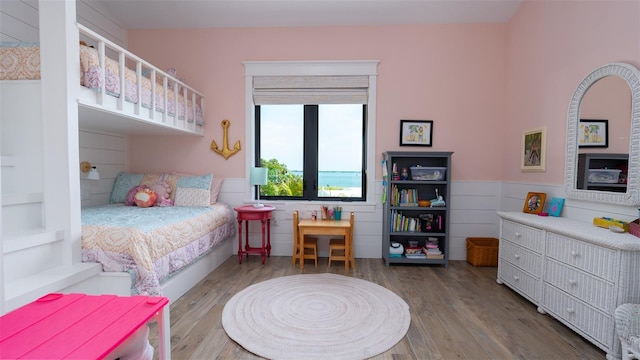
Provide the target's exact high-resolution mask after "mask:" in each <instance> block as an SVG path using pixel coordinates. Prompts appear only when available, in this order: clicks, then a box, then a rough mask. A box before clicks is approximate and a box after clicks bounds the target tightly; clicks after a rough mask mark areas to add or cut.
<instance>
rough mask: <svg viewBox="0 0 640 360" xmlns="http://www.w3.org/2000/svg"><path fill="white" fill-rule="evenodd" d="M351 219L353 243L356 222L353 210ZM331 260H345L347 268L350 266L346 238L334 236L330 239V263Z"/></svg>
mask: <svg viewBox="0 0 640 360" xmlns="http://www.w3.org/2000/svg"><path fill="white" fill-rule="evenodd" d="M349 221H350V222H351V234H350V236H351V243H352V244H353V224H354V222H355V214H354V213H353V212H352V213H351V216H350V219H349ZM331 261H344V266H345V268H348V267H349V259H347V246H346V244H345V238H344V237H340V238H333V239H331V240H329V265H328V266H331Z"/></svg>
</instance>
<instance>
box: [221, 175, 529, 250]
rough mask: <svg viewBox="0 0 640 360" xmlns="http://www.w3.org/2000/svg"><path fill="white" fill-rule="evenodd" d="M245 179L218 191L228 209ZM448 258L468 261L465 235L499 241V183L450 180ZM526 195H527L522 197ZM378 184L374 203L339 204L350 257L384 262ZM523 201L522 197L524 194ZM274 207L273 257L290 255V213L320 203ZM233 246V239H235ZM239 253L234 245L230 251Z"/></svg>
mask: <svg viewBox="0 0 640 360" xmlns="http://www.w3.org/2000/svg"><path fill="white" fill-rule="evenodd" d="M245 184H247V182H246V181H245V179H243V178H229V179H225V181H224V183H223V185H222V190H221V192H220V197H219V199H220V201H223V202H226V203H228V204H230V205H232V206H234V207H235V206H238V205H242V204H244V203H245V202H247V201H248V199H245V198H244V196H245V193H246V192H245V189H244V186H245ZM451 189H452V192H451V204H450V206H451V219H450V228H451V229H450V234H451V237H450V241H451V244H450V248H449V251H450V256H449V258H450V259H451V260H465V259H466V238H467V237H497V236H498V216H497V215H496V211H498V208H499V205H500V196H501V183H500V182H474V181H453V182H452V186H451ZM525 195H526V194H525ZM381 198H382V182H381V181H376V195H375V205H364V204H361V205H359V204H358V203H345V204H341V205H342V207H343V210H342V213H343V214H345V213H349V212H351V211H353V212H355V215H356V225H355V229H354V236H355V242H354V253H355V256H356V257H359V258H374V259H375V258H379V259H380V261H382V221H384V219H383V215H382V203H381V202H380V199H381ZM523 201H524V195H523ZM266 203H268V204H272V205H274V206H275V207H276V211H275V212H274V218H273V220H272V223H271V247H272V249H271V254H272V255H275V256H290V255H291V250H292V248H293V225H292V222H291V221H292V212H293V211H294V210H298V211H300V213H301V215H302V217H310V216H311V211H313V210H319V208H320V204H319V203H313V204H309V203H295V202H273V203H270V202H266ZM260 230H261V229H260V226H259V224H258V223H257V222H256V223H255V224H250V227H249V232H250V238H251V239H255V240H256V241H259V239H260V238H259V236H260ZM327 242H328V241H326V240H321V241H320V243H319V250H318V251H319V253H320V256H321V257H326V256H328V245H327ZM236 244H237V237H236ZM234 253H237V245H236V247H234Z"/></svg>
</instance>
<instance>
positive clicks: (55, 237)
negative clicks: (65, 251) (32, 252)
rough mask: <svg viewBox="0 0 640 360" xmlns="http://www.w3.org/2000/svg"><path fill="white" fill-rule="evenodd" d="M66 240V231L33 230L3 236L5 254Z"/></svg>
mask: <svg viewBox="0 0 640 360" xmlns="http://www.w3.org/2000/svg"><path fill="white" fill-rule="evenodd" d="M62 240H64V230H57V231H54V230H47V229H32V230H24V231H19V232H12V233H9V234H3V235H2V251H3V253H4V254H10V253H12V252H16V251H20V250H25V249H29V248H33V247H37V246H40V245H45V244H50V243H54V242H57V241H62Z"/></svg>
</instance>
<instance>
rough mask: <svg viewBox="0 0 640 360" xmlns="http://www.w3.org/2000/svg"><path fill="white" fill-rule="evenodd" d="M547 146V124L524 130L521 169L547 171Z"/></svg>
mask: <svg viewBox="0 0 640 360" xmlns="http://www.w3.org/2000/svg"><path fill="white" fill-rule="evenodd" d="M546 147H547V127H546V126H543V127H540V128H536V129H531V130H527V131H525V132H523V133H522V148H521V149H520V169H521V170H522V171H545V157H546Z"/></svg>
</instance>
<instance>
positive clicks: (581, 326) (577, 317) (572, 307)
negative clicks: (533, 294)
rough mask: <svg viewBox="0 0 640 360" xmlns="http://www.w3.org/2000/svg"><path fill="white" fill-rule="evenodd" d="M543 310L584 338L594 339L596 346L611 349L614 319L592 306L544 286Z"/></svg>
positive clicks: (549, 286)
mask: <svg viewBox="0 0 640 360" xmlns="http://www.w3.org/2000/svg"><path fill="white" fill-rule="evenodd" d="M543 293H544V295H543V296H544V299H543V301H542V303H543V304H544V306H543V308H544V309H545V310H547V311H549V312H550V313H552V314H555V317H557V318H559V319H560V320H561V321H562V322H564V323H565V324H567V325H569V326H571V327H573V328H574V329H575V330H576V331H578V332H579V333H582V334H583V336H587V337H589V338H591V339H592V341H593V342H594V344H596V345H597V346H599V347H600V348H602V349H609V348H610V346H611V343H612V342H611V340H612V338H613V337H614V334H613V333H612V329H613V328H614V323H613V318H612V317H611V316H610V315H606V314H604V313H602V312H600V311H598V310H596V309H594V308H592V307H591V306H589V305H587V304H585V303H583V302H581V301H579V300H577V299H576V298H574V297H572V296H570V295H567V294H566V293H565V292H563V291H561V290H559V289H557V288H555V287H553V286H551V285H549V284H544V290H543Z"/></svg>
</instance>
